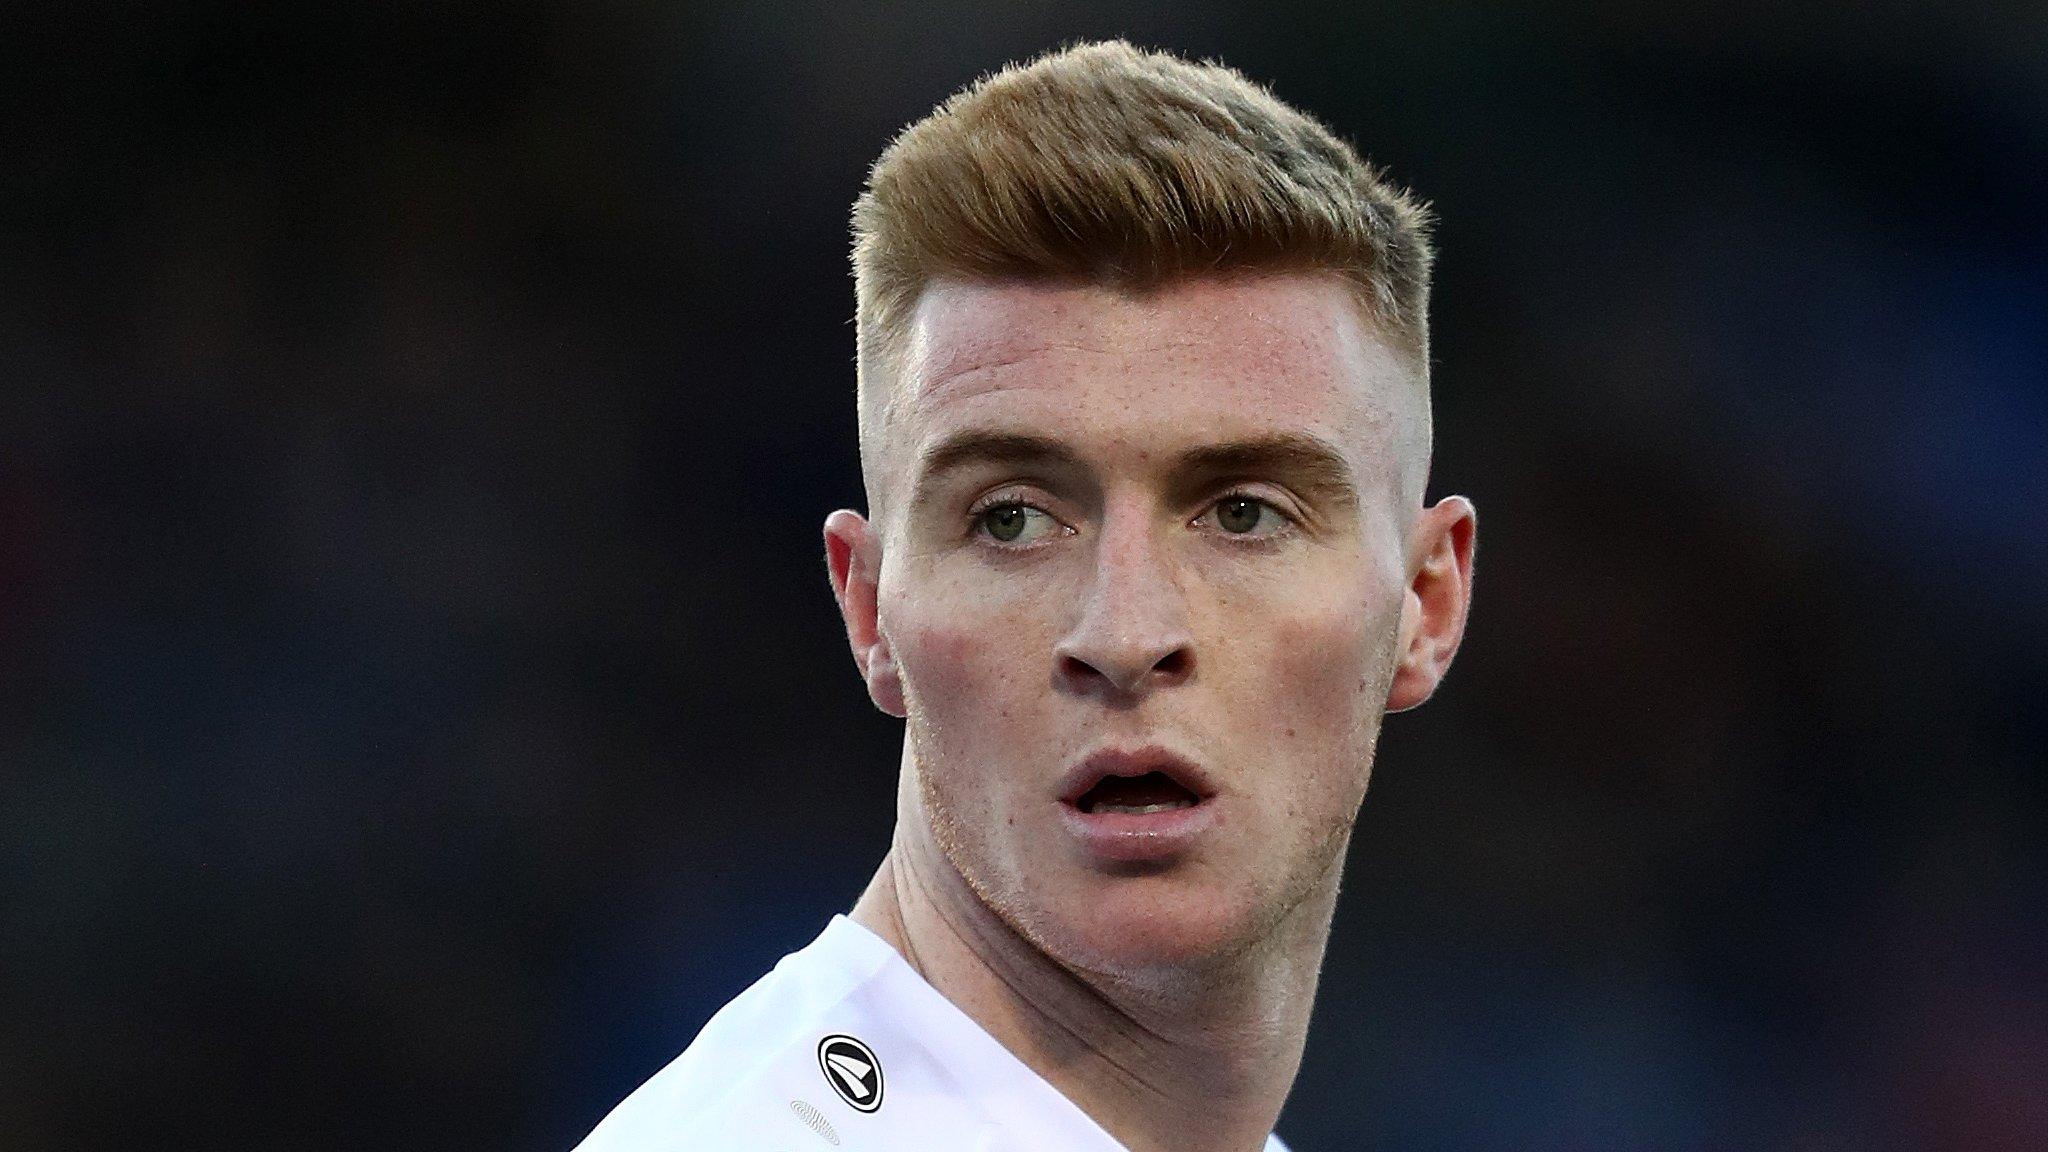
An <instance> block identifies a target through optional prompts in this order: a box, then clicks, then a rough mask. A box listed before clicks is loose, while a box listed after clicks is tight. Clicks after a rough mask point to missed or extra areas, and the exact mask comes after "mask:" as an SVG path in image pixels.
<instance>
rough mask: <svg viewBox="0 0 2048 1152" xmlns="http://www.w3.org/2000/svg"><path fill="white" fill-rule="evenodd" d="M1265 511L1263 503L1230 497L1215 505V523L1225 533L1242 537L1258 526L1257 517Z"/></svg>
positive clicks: (1246, 498) (1247, 498)
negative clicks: (1220, 526)
mask: <svg viewBox="0 0 2048 1152" xmlns="http://www.w3.org/2000/svg"><path fill="white" fill-rule="evenodd" d="M1265 510H1266V505H1265V502H1264V501H1260V500H1253V499H1250V498H1249V497H1245V496H1232V497H1229V498H1228V499H1225V500H1222V501H1219V502H1218V503H1217V505H1216V523H1218V524H1220V525H1222V527H1223V530H1224V531H1225V532H1229V533H1232V534H1233V535H1243V534H1244V533H1247V532H1250V531H1251V530H1252V529H1254V528H1257V527H1258V526H1259V516H1260V515H1261V514H1262V513H1264V512H1265Z"/></svg>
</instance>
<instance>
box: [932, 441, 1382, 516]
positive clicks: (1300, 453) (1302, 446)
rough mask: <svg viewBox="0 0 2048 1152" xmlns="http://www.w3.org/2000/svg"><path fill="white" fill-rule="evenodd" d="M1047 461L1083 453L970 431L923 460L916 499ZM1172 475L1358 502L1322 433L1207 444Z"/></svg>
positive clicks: (1075, 461)
mask: <svg viewBox="0 0 2048 1152" xmlns="http://www.w3.org/2000/svg"><path fill="white" fill-rule="evenodd" d="M1005 464H1006V465H1025V464H1042V465H1052V466H1055V467H1060V468H1066V469H1079V468H1081V467H1082V466H1083V465H1082V461H1081V457H1080V454H1079V453H1077V452H1075V451H1074V449H1073V448H1071V447H1069V446H1068V445H1066V444H1065V443H1063V442H1061V441H1059V440H1054V439H1051V438H1049V437H1045V436H1033V435H1028V434H1021V433H1015V432H992V431H986V430H979V429H965V430H962V431H960V432H956V433H954V434H952V435H950V436H948V437H946V438H945V439H943V440H941V441H939V442H938V443H937V444H935V445H933V446H932V447H931V448H930V449H928V450H927V451H925V453H924V454H923V456H922V458H921V459H920V460H919V461H918V470H917V481H916V487H915V490H914V494H913V497H912V502H913V503H918V504H921V503H924V502H925V501H926V500H928V499H929V498H930V489H931V488H932V487H933V486H934V485H935V484H936V483H937V482H938V481H939V480H940V479H942V478H943V477H944V476H945V475H946V474H947V473H949V472H953V471H957V470H959V469H961V468H967V467H971V466H975V465H1005ZM1169 475H1171V476H1172V477H1174V478H1175V480H1176V481H1177V482H1179V483H1183V484H1184V483H1187V482H1189V481H1191V480H1196V479H1202V478H1213V477H1216V476H1219V475H1242V476H1273V477H1276V478H1279V479H1284V480H1287V481H1289V482H1290V483H1291V484H1292V485H1293V486H1295V487H1298V488H1301V489H1304V490H1306V491H1307V492H1310V493H1313V494H1315V495H1317V496H1320V497H1322V498H1323V499H1325V500H1328V501H1330V502H1332V503H1334V504H1337V505H1339V506H1343V507H1352V508H1355V507H1357V506H1358V485H1357V484H1356V482H1354V481H1353V480H1352V476H1351V466H1350V465H1349V464H1347V463H1346V462H1345V460H1344V454H1343V453H1342V452H1339V451H1338V450H1337V448H1336V446H1335V445H1333V444H1331V443H1330V442H1329V441H1327V440H1324V439H1323V438H1321V437H1319V436H1312V435H1308V434H1306V433H1297V432H1283V433H1274V434H1271V435H1266V436H1254V437H1251V438H1249V439H1245V440H1232V441H1227V442H1225V443H1221V444H1204V445H1202V446H1200V447H1197V448H1190V449H1188V450H1187V451H1186V452H1183V453H1181V454H1180V456H1178V457H1177V458H1176V459H1175V460H1174V462H1173V465H1172V467H1171V468H1170V470H1169Z"/></svg>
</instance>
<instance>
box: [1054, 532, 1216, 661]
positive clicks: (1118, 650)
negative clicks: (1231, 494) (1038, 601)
mask: <svg viewBox="0 0 2048 1152" xmlns="http://www.w3.org/2000/svg"><path fill="white" fill-rule="evenodd" d="M1151 531H1152V530H1151V526H1150V525H1148V524H1147V523H1145V518H1144V517H1143V516H1142V515H1141V514H1137V513H1136V512H1135V510H1133V514H1129V515H1120V516H1117V515H1113V516H1111V517H1108V518H1105V521H1104V525H1103V532H1102V535H1101V536H1099V537H1098V538H1097V544H1096V548H1095V572H1094V579H1093V581H1092V582H1091V583H1090V585H1089V587H1088V588H1087V590H1086V592H1085V593H1084V598H1083V600H1082V602H1081V604H1080V605H1079V608H1080V614H1079V616H1078V617H1076V619H1075V621H1074V626H1073V628H1072V629H1071V630H1070V631H1069V632H1068V633H1067V634H1066V635H1065V636H1064V637H1062V638H1061V640H1060V642H1059V644H1058V645H1057V646H1056V647H1055V649H1054V654H1055V656H1056V657H1057V658H1058V661H1059V676H1060V679H1061V681H1062V682H1063V683H1065V684H1066V685H1068V686H1069V687H1072V688H1074V689H1076V690H1078V691H1083V692H1086V691H1101V690H1103V689H1105V688H1107V689H1113V690H1114V691H1115V692H1116V693H1118V694H1124V695H1129V694H1142V693H1143V692H1146V691H1149V690H1151V689H1154V688H1160V687H1165V686H1167V685H1170V684H1174V683H1178V682H1181V681H1183V680H1186V679H1187V678H1188V676H1189V675H1191V674H1192V673H1193V671H1194V638H1193V636H1192V635H1191V634H1190V632H1189V628H1188V613H1187V600H1186V597H1185V596H1183V595H1182V593H1181V588H1180V581H1179V577H1178V574H1177V573H1176V572H1175V571H1174V570H1173V568H1172V565H1171V563H1170V557H1168V556H1166V555H1164V554H1163V550H1162V549H1161V548H1160V547H1159V543H1158V541H1156V540H1154V539H1153V538H1152V534H1151Z"/></svg>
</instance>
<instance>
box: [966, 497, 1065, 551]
mask: <svg viewBox="0 0 2048 1152" xmlns="http://www.w3.org/2000/svg"><path fill="white" fill-rule="evenodd" d="M974 519H975V522H976V523H977V524H978V525H979V526H980V527H981V528H982V529H984V530H985V531H987V532H988V534H989V538H990V539H992V540H995V541H996V542H997V543H999V544H1015V543H1017V542H1019V541H1023V542H1026V543H1029V542H1030V541H1031V540H1033V539H1036V538H1037V537H1039V536H1042V535H1044V534H1045V533H1046V532H1047V531H1049V530H1050V529H1051V527H1052V524H1053V519H1052V517H1051V516H1050V515H1048V514H1047V513H1046V512H1044V511H1043V510H1041V509H1038V508H1033V507H1032V506H1031V505H1029V504H1021V503H1018V502H1017V501H1015V500H1010V501H1005V502H1004V503H1001V504H991V505H990V506H988V507H987V508H985V509H983V510H982V512H981V513H980V514H979V515H977V516H976V517H975V518H974Z"/></svg>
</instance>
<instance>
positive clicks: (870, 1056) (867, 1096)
mask: <svg viewBox="0 0 2048 1152" xmlns="http://www.w3.org/2000/svg"><path fill="white" fill-rule="evenodd" d="M818 1070H819V1071H821V1072H823V1073H824V1074H825V1083H827V1084H830V1085H831V1086H832V1090H833V1091H834V1092H837V1093H839V1098H840V1099H841V1100H844V1101H846V1102H847V1103H848V1104H850V1105H852V1106H853V1108H854V1109H855V1110H857V1111H861V1112H873V1111H874V1110H875V1109H877V1108H880V1107H881V1106H882V1062H881V1061H880V1060H877V1059H875V1053H874V1050H873V1049H871V1048H869V1047H868V1046H867V1045H865V1044H863V1043H861V1042H860V1041H858V1040H855V1039H854V1038H853V1037H851V1036H827V1037H825V1038H824V1039H823V1040H820V1041H818Z"/></svg>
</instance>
